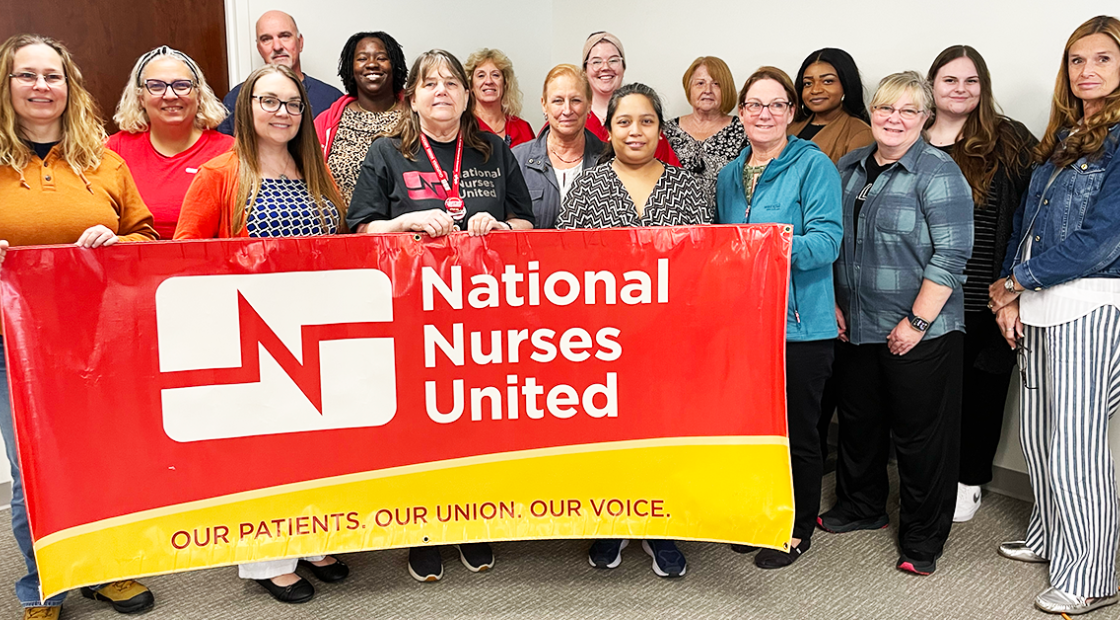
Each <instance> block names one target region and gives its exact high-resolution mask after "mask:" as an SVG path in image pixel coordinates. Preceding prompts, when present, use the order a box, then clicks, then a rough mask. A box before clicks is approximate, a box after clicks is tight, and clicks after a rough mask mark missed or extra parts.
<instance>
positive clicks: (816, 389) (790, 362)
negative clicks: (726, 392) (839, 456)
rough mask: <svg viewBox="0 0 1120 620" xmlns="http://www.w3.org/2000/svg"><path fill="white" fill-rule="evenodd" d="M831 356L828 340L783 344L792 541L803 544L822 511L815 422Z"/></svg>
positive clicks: (819, 462) (821, 460)
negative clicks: (790, 483)
mask: <svg viewBox="0 0 1120 620" xmlns="http://www.w3.org/2000/svg"><path fill="white" fill-rule="evenodd" d="M834 354H835V349H834V347H833V344H832V341H831V340H817V341H812V342H788V343H786V420H787V423H788V428H789V453H790V466H791V467H792V469H793V498H794V507H795V516H794V521H793V537H794V538H800V539H802V540H805V539H808V538H811V537H812V536H813V529H814V528H815V527H816V522H817V515H818V514H819V513H820V509H821V476H822V475H823V473H824V471H823V470H824V460H823V459H822V457H821V453H820V436H819V435H818V433H817V421H818V420H819V419H820V411H821V392H822V391H823V390H824V383H825V381H826V380H827V379H828V377H829V375H831V374H832V358H833V355H834Z"/></svg>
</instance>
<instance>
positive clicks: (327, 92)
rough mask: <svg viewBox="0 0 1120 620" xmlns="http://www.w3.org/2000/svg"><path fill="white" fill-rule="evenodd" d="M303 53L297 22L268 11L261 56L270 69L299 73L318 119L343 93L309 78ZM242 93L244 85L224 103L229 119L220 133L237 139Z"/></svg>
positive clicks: (260, 34) (261, 22) (260, 36)
mask: <svg viewBox="0 0 1120 620" xmlns="http://www.w3.org/2000/svg"><path fill="white" fill-rule="evenodd" d="M302 51H303V35H302V34H300V33H299V27H298V26H296V20H295V19H293V18H292V16H291V15H288V14H287V13H285V12H283V11H267V12H265V14H264V15H261V16H260V19H258V20H257V52H259V53H260V55H261V58H262V59H264V61H265V62H266V63H268V64H270V65H284V66H286V67H288V68H289V69H291V70H292V71H294V72H295V74H296V75H297V76H299V79H300V80H302V81H303V86H304V88H306V89H307V98H308V99H310V101H308V102H307V104H308V105H309V106H311V115H312V117H314V116H315V115H317V114H318V113H319V112H322V111H323V110H326V109H327V108H329V107H330V106H331V104H332V103H334V102H335V101H336V100H337V99H338V98H339V97H341V96H342V92H341V91H339V90H338V89H337V88H335V87H334V86H331V85H330V84H324V83H323V82H320V81H319V80H316V79H315V78H313V77H311V76H310V75H307V74H305V73H304V72H303V70H302V69H301V68H300V64H299V55H300V52H302ZM240 92H241V84H238V85H237V86H234V87H233V89H232V90H230V91H229V94H228V95H226V97H225V99H223V100H222V103H224V104H225V106H226V109H227V110H229V116H228V117H226V120H224V121H222V124H221V125H219V126H218V131H220V132H222V133H224V134H228V135H231V136H232V135H233V108H234V103H236V102H237V94H238V93H240Z"/></svg>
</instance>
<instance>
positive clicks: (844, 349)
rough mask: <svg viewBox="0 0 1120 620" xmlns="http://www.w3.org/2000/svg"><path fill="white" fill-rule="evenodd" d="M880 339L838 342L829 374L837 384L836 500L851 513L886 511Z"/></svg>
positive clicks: (870, 514)
mask: <svg viewBox="0 0 1120 620" xmlns="http://www.w3.org/2000/svg"><path fill="white" fill-rule="evenodd" d="M886 348H887V345H885V344H863V345H854V344H851V343H841V344H840V345H839V346H838V347H837V348H836V361H835V363H834V364H833V376H834V377H835V379H836V384H837V386H838V388H839V389H838V390H837V415H838V416H839V430H840V441H839V446H840V447H839V450H838V451H837V461H836V506H835V508H837V509H839V510H840V511H841V512H842V513H843V514H844V515H846V516H848V517H850V518H852V519H868V518H874V517H878V516H881V515H883V514H886V511H887V494H888V493H889V492H890V482H889V481H888V479H887V457H888V455H889V452H890V426H889V425H888V419H887V411H886V409H885V406H884V405H885V403H884V398H883V394H882V393H881V392H882V389H883V388H882V381H881V377H880V373H881V371H880V368H879V353H878V352H879V351H880V350H883V351H885V350H886Z"/></svg>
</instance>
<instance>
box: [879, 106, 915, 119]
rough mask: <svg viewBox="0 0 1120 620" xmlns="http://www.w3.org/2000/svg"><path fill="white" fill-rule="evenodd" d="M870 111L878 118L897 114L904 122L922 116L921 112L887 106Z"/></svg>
mask: <svg viewBox="0 0 1120 620" xmlns="http://www.w3.org/2000/svg"><path fill="white" fill-rule="evenodd" d="M871 111H872V112H874V113H876V114H878V115H879V116H882V117H883V118H889V117H890V116H891V115H893V114H894V113H895V112H898V115H899V116H900V117H901V118H902V120H904V121H912V120H914V119H916V118H918V117H919V116H921V115H922V111H921V110H915V109H914V108H902V109H899V108H895V107H893V106H889V105H877V106H873V107H872V108H871Z"/></svg>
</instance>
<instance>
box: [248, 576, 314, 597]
mask: <svg viewBox="0 0 1120 620" xmlns="http://www.w3.org/2000/svg"><path fill="white" fill-rule="evenodd" d="M253 581H255V582H257V583H259V584H261V587H262V588H264V589H265V590H268V593H269V594H271V595H272V598H274V599H276V600H278V601H280V602H281V603H306V602H307V601H310V600H311V599H312V598H314V597H315V586H313V585H311V582H310V581H308V580H306V579H304V578H302V577H300V580H299V581H297V582H295V583H293V584H292V585H290V586H278V585H276V584H275V583H272V580H271V579H254V580H253Z"/></svg>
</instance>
